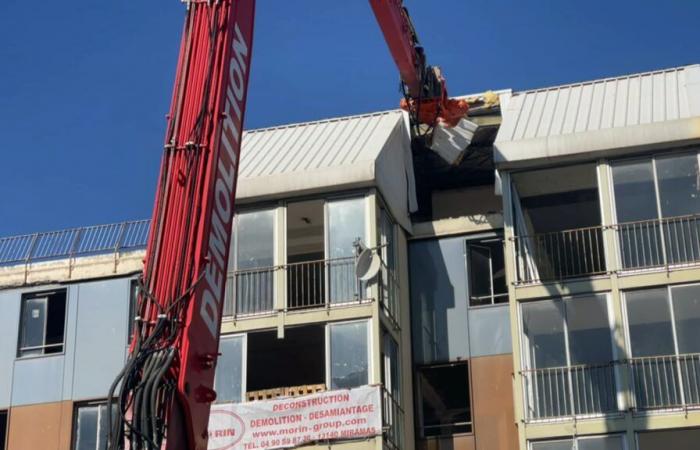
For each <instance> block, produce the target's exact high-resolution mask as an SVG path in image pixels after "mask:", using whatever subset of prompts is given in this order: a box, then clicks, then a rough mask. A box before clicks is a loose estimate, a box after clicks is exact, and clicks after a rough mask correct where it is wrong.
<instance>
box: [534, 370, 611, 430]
mask: <svg viewBox="0 0 700 450" xmlns="http://www.w3.org/2000/svg"><path fill="white" fill-rule="evenodd" d="M522 377H523V390H524V393H525V394H524V395H525V403H526V404H525V407H526V418H527V420H528V421H552V420H556V419H562V418H569V417H572V416H577V417H592V416H600V415H604V414H609V413H613V412H617V411H618V406H617V390H616V385H617V384H616V382H615V365H614V364H613V363H610V364H603V365H578V366H569V367H548V368H542V369H530V370H524V371H523V372H522Z"/></svg>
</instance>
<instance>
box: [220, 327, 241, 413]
mask: <svg viewBox="0 0 700 450" xmlns="http://www.w3.org/2000/svg"><path fill="white" fill-rule="evenodd" d="M225 339H241V340H242V342H241V400H240V402H229V401H226V402H219V401H218V400H215V401H214V403H212V404H222V403H245V402H247V401H248V400H247V398H246V393H247V384H248V383H247V381H248V376H247V375H248V333H226V334H223V333H222V334H221V336H220V337H219V348H221V342H222V341H223V340H225ZM222 356H223V355H222V354H219V356H218V357H217V365H216V368H218V367H219V365H218V360H219V358H221V357H222ZM217 376H218V371H217V370H216V369H215V370H214V388H216V378H217Z"/></svg>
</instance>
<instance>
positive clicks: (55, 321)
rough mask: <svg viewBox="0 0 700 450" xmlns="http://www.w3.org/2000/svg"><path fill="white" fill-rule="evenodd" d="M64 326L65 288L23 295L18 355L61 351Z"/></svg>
mask: <svg viewBox="0 0 700 450" xmlns="http://www.w3.org/2000/svg"><path fill="white" fill-rule="evenodd" d="M65 325H66V291H65V290H60V291H51V292H40V293H31V294H26V295H24V296H22V312H21V317H20V336H19V348H18V350H17V356H19V357H23V356H34V355H46V354H51V353H61V352H62V351H63V340H64V332H65Z"/></svg>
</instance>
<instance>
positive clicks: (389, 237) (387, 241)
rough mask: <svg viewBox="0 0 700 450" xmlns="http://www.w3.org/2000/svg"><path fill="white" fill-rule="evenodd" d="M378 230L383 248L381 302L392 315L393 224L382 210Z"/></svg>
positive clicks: (393, 272)
mask: <svg viewBox="0 0 700 450" xmlns="http://www.w3.org/2000/svg"><path fill="white" fill-rule="evenodd" d="M379 228H380V230H379V232H380V244H381V245H383V246H384V247H383V248H382V250H381V255H382V260H383V261H384V265H383V266H382V300H383V301H386V302H387V306H388V308H389V311H390V312H392V313H394V312H395V309H396V305H395V302H396V298H395V290H394V283H395V268H396V261H395V251H396V248H395V243H394V228H395V227H394V222H393V221H392V219H391V217H390V216H389V213H387V212H386V211H385V210H383V209H382V213H381V226H380V227H379Z"/></svg>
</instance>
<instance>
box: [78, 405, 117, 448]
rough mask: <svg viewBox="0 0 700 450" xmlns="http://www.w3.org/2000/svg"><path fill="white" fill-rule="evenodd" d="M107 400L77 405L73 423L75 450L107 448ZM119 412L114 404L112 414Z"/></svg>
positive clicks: (108, 425)
mask: <svg viewBox="0 0 700 450" xmlns="http://www.w3.org/2000/svg"><path fill="white" fill-rule="evenodd" d="M108 407H109V406H108V405H107V403H106V402H99V403H88V404H83V405H80V406H78V407H76V410H75V420H74V423H73V450H106V449H107V438H108V434H109V427H110V424H109V421H108V414H107V408H108ZM116 413H117V407H116V405H112V415H113V416H114V414H116Z"/></svg>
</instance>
